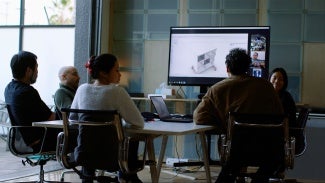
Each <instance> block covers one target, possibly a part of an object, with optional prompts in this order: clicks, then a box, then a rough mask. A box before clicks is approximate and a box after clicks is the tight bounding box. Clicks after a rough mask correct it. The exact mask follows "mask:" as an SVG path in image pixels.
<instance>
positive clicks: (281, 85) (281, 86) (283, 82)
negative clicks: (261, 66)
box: [270, 68, 297, 128]
mask: <svg viewBox="0 0 325 183" xmlns="http://www.w3.org/2000/svg"><path fill="white" fill-rule="evenodd" d="M270 82H271V83H272V85H273V87H274V89H275V91H276V92H277V93H278V94H279V97H280V100H281V102H282V106H283V110H284V113H285V115H287V116H288V118H289V127H294V128H295V127H297V119H296V112H297V108H296V103H295V101H294V100H293V97H292V96H291V94H290V93H289V92H288V91H287V87H288V75H287V72H286V71H285V70H284V69H283V68H275V69H273V70H272V72H271V74H270Z"/></svg>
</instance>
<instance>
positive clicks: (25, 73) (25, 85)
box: [4, 51, 59, 151]
mask: <svg viewBox="0 0 325 183" xmlns="http://www.w3.org/2000/svg"><path fill="white" fill-rule="evenodd" d="M10 67H11V70H12V76H13V79H12V81H11V82H10V83H9V84H8V85H7V86H6V88H5V92H4V96H5V102H6V104H7V105H8V106H9V107H10V111H11V114H12V116H11V118H12V119H11V123H16V124H12V125H20V126H32V122H37V121H47V120H55V113H54V112H52V111H51V109H50V108H49V107H48V106H47V105H46V104H45V103H44V102H43V100H42V99H41V97H40V95H39V93H38V91H37V90H36V89H35V88H34V87H33V86H31V85H32V84H34V83H35V82H36V79H37V76H38V64H37V56H36V55H35V54H33V53H31V52H27V51H20V52H19V53H17V54H15V55H14V56H13V57H12V59H11V63H10ZM58 132H59V131H58V130H56V129H48V130H47V136H46V141H45V142H44V146H43V151H52V150H53V151H55V149H56V138H57V134H58ZM22 136H23V138H24V140H25V143H26V144H27V145H28V146H30V147H31V148H33V149H34V151H37V150H38V149H39V148H40V146H41V139H40V138H39V134H37V133H36V132H30V131H29V132H22Z"/></svg>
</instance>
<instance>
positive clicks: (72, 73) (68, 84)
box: [54, 66, 80, 119]
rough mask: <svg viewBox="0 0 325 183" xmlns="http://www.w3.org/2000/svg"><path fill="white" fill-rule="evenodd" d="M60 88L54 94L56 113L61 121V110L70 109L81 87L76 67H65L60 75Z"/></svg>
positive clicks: (60, 71)
mask: <svg viewBox="0 0 325 183" xmlns="http://www.w3.org/2000/svg"><path fill="white" fill-rule="evenodd" d="M58 76H59V79H60V84H59V85H60V88H59V89H58V90H57V91H56V92H55V94H54V103H55V111H56V113H57V115H58V117H59V118H60V119H61V118H62V115H61V108H69V107H70V106H71V103H72V101H73V98H74V95H75V94H76V91H77V88H78V86H79V80H80V77H79V74H78V71H77V69H76V68H75V67H73V66H64V67H62V68H61V69H60V70H59V73H58Z"/></svg>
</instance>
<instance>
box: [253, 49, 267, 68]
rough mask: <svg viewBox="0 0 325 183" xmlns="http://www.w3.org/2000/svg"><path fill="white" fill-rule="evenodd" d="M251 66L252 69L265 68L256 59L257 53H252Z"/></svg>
mask: <svg viewBox="0 0 325 183" xmlns="http://www.w3.org/2000/svg"><path fill="white" fill-rule="evenodd" d="M252 66H253V67H259V68H265V62H264V61H263V60H261V59H259V58H258V53H257V52H254V53H253V57H252Z"/></svg>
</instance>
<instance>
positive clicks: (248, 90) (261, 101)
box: [193, 48, 283, 183]
mask: <svg viewBox="0 0 325 183" xmlns="http://www.w3.org/2000/svg"><path fill="white" fill-rule="evenodd" d="M225 63H226V69H227V73H228V76H229V77H228V78H226V79H224V80H222V81H220V82H218V83H216V84H214V85H213V86H212V87H210V88H209V90H208V91H207V93H206V94H205V95H204V96H203V98H202V101H201V102H200V103H199V104H198V106H197V108H196V109H195V110H194V114H193V119H194V121H195V123H196V124H209V125H214V126H216V127H217V131H218V132H220V133H223V134H225V133H226V129H227V116H228V113H229V112H239V113H253V114H265V113H271V114H283V109H282V105H281V102H280V100H279V97H278V95H277V93H276V92H275V90H274V89H273V87H272V85H271V83H270V82H268V81H267V80H265V79H262V78H257V77H252V76H249V75H248V74H247V71H248V69H249V66H250V63H251V58H250V56H249V55H248V54H247V53H246V50H244V49H241V48H234V49H232V50H230V52H229V54H228V55H227V56H226V61H225ZM234 166H235V168H234ZM231 168H232V170H234V169H235V170H236V172H238V173H239V170H240V168H241V167H239V166H236V165H233V166H232V167H231ZM277 168H278V165H266V166H265V167H264V166H263V167H262V166H261V167H259V169H258V174H257V175H258V176H256V177H255V178H253V180H252V182H253V183H257V182H259V183H260V182H268V179H269V177H270V176H271V174H272V173H273V172H274V171H275V169H277ZM229 171H230V167H228V166H227V165H225V166H223V167H222V169H221V172H220V173H219V176H218V179H217V180H216V183H222V182H227V183H228V182H229V183H231V182H235V178H236V175H230V174H229Z"/></svg>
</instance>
